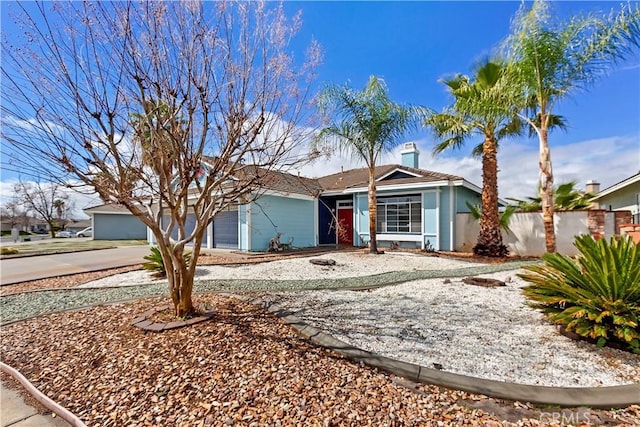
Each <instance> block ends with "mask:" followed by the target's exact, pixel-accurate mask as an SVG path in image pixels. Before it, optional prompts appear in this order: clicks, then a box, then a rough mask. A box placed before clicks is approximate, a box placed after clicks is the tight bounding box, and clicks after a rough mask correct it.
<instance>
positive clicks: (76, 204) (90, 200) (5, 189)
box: [0, 179, 102, 219]
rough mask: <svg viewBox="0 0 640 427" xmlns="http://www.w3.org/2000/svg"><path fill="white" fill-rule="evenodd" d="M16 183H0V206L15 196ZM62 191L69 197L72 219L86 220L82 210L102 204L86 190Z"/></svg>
mask: <svg viewBox="0 0 640 427" xmlns="http://www.w3.org/2000/svg"><path fill="white" fill-rule="evenodd" d="M17 182H18V180H17V179H13V180H6V181H0V205H4V204H5V203H8V202H10V201H11V200H12V199H13V197H14V195H15V193H14V191H13V186H14V185H15V184H16V183H17ZM62 191H64V192H65V193H67V194H68V195H69V200H70V201H71V202H72V203H73V211H72V212H71V217H72V218H73V219H86V218H88V216H87V215H86V214H85V213H84V212H83V211H82V209H84V208H88V207H91V206H96V205H100V204H102V201H101V200H100V197H98V195H97V194H95V193H90V192H89V191H87V190H81V191H82V193H80V192H78V191H74V190H72V189H70V188H64V189H62Z"/></svg>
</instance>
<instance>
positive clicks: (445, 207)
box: [439, 187, 456, 251]
mask: <svg viewBox="0 0 640 427" xmlns="http://www.w3.org/2000/svg"><path fill="white" fill-rule="evenodd" d="M452 197H454V199H453V201H452ZM452 208H453V210H454V212H451V210H452ZM455 209H456V204H455V187H442V188H441V192H440V239H439V244H440V250H443V251H452V250H453V247H452V246H451V240H452V239H454V242H455V230H452V229H451V224H452V221H455ZM452 215H453V216H452Z"/></svg>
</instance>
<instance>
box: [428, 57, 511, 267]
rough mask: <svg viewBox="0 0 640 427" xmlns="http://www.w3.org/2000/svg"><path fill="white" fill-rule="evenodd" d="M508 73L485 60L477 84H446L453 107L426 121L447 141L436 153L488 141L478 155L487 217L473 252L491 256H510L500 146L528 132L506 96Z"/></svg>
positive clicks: (463, 79) (465, 80) (456, 80)
mask: <svg viewBox="0 0 640 427" xmlns="http://www.w3.org/2000/svg"><path fill="white" fill-rule="evenodd" d="M504 72H505V67H504V65H503V64H501V63H499V62H495V61H485V62H483V63H482V64H480V66H479V67H478V68H477V69H476V71H475V76H474V79H473V80H471V79H470V78H469V77H468V76H464V75H456V76H455V77H453V78H452V79H450V80H443V81H442V83H444V84H445V85H447V87H448V90H449V92H450V93H451V94H452V95H453V97H454V101H453V104H451V105H450V106H448V107H447V108H445V110H444V111H443V112H442V113H439V114H433V115H430V116H429V117H428V118H427V120H426V124H427V125H429V126H431V128H432V129H433V132H434V134H435V135H436V137H437V138H438V139H440V140H441V141H440V142H439V143H437V144H436V146H435V148H434V153H436V154H438V153H441V152H442V151H444V150H448V149H452V148H460V147H461V146H462V145H463V144H464V142H465V141H466V140H467V139H469V138H472V137H475V136H479V137H482V138H483V142H482V143H481V144H479V145H478V146H476V147H475V148H474V150H473V153H474V154H475V155H481V156H482V209H481V212H482V215H481V219H480V233H479V234H478V242H477V243H476V245H475V246H474V247H473V252H474V253H475V254H476V255H484V256H490V257H502V256H506V255H507V254H508V250H507V247H506V246H505V245H504V244H503V243H502V233H501V232H500V228H501V227H500V214H499V213H498V159H497V153H498V141H499V140H500V139H502V138H503V137H506V136H509V135H518V134H520V133H521V132H522V130H523V126H522V125H523V122H522V121H521V120H519V119H518V117H517V114H516V110H515V108H514V106H515V104H514V103H513V102H511V101H510V100H509V99H508V98H506V97H505V96H504V88H503V82H504V79H503V76H504Z"/></svg>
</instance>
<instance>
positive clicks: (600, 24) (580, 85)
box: [504, 0, 640, 252]
mask: <svg viewBox="0 0 640 427" xmlns="http://www.w3.org/2000/svg"><path fill="white" fill-rule="evenodd" d="M639 43H640V7H638V6H637V5H636V6H635V7H632V6H631V4H629V5H627V6H623V7H622V9H621V10H620V11H619V12H618V13H617V14H613V13H612V14H611V15H609V16H605V17H601V18H599V17H595V16H586V17H574V18H571V19H569V20H568V21H566V22H556V21H554V20H553V15H552V14H551V13H549V5H548V4H547V2H545V1H544V0H535V1H534V3H533V5H532V7H531V9H530V10H529V11H526V10H525V9H524V6H523V7H522V8H521V9H520V11H519V13H518V15H517V16H516V19H515V20H514V28H513V33H512V35H511V36H510V37H509V38H508V39H507V40H506V42H505V45H504V46H505V50H506V54H507V57H508V58H509V59H510V67H509V69H510V73H509V75H510V78H511V79H512V84H511V85H510V87H511V88H512V89H513V90H515V91H517V92H519V96H520V99H521V106H522V109H521V111H522V113H521V115H520V116H521V118H522V119H523V120H526V121H527V122H528V123H529V124H530V125H531V126H532V127H533V128H534V129H535V132H536V133H537V135H538V139H539V143H540V156H539V164H540V195H541V199H542V200H541V201H542V218H543V221H544V227H545V245H546V250H547V252H555V250H556V239H555V230H554V225H553V214H554V202H553V170H552V167H551V152H550V150H549V141H548V136H549V135H548V134H549V126H550V125H551V124H552V118H551V117H552V112H553V110H554V108H555V106H556V104H557V103H558V102H559V101H561V100H562V99H564V98H566V97H568V96H569V95H571V94H573V93H574V92H576V91H577V90H579V89H584V88H586V87H588V86H589V85H590V84H592V83H593V82H594V80H595V79H596V78H597V77H601V76H602V75H604V74H605V73H606V71H607V70H608V69H609V66H610V65H611V64H613V63H615V62H616V61H619V60H621V59H623V58H624V57H625V56H626V55H627V54H628V53H630V52H633V47H634V46H635V47H637V46H638V45H639Z"/></svg>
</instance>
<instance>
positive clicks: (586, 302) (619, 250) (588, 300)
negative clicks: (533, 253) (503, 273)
mask: <svg viewBox="0 0 640 427" xmlns="http://www.w3.org/2000/svg"><path fill="white" fill-rule="evenodd" d="M574 244H575V246H576V248H578V250H579V251H580V255H579V256H578V257H577V258H576V259H575V260H574V259H572V258H569V257H567V256H564V255H560V254H557V253H552V254H550V253H547V254H545V255H543V257H542V258H543V260H544V261H545V264H544V265H532V266H527V267H525V270H527V272H526V273H524V274H519V276H520V277H522V278H523V279H524V280H526V281H527V282H529V283H531V285H530V286H528V287H526V288H524V290H523V292H524V294H525V295H526V296H527V297H528V298H529V299H531V300H532V301H533V302H532V303H531V306H533V307H535V308H538V309H541V310H542V311H543V312H544V313H545V314H546V315H547V317H548V318H549V319H550V320H551V321H553V322H555V323H558V324H560V325H563V326H564V327H565V328H566V330H567V331H570V332H575V333H576V334H578V335H580V336H582V337H585V338H589V339H593V340H595V341H596V342H597V345H598V346H603V345H605V344H606V343H607V342H618V343H622V344H623V345H626V346H628V347H629V349H630V350H632V351H634V352H636V353H640V327H639V326H638V325H639V324H640V245H636V244H635V243H634V242H633V241H632V240H631V239H629V238H626V237H625V238H621V239H620V240H616V239H614V238H611V239H610V240H609V241H607V240H605V239H600V240H594V239H593V238H592V237H591V236H588V235H584V236H578V237H576V238H575V242H574Z"/></svg>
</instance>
